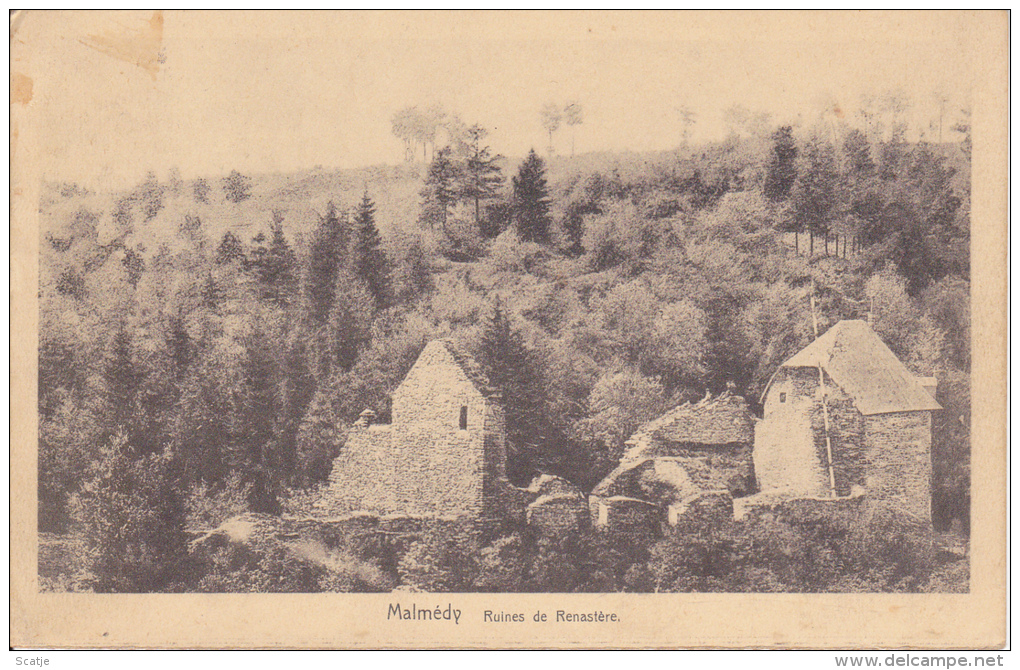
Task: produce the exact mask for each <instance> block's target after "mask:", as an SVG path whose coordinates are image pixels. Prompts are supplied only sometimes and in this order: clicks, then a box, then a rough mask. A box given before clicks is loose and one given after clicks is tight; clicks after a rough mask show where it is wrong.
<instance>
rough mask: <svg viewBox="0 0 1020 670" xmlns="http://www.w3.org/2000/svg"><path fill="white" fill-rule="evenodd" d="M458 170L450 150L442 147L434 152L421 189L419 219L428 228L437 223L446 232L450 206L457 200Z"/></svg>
mask: <svg viewBox="0 0 1020 670" xmlns="http://www.w3.org/2000/svg"><path fill="white" fill-rule="evenodd" d="M458 177H459V171H458V169H457V165H456V164H455V163H454V162H453V159H452V158H451V157H450V150H449V149H446V148H443V149H440V150H439V151H437V152H436V153H435V156H433V158H432V163H430V164H429V171H428V175H426V177H425V187H424V188H423V189H422V191H421V197H422V199H423V201H422V211H421V220H422V223H424V224H425V225H426V227H428V228H429V229H430V230H435V228H436V224H439V227H440V230H442V231H443V233H444V234H445V233H446V222H447V219H448V218H449V215H450V207H452V206H453V204H454V203H455V202H457V181H458Z"/></svg>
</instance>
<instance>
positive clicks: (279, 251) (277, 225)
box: [252, 217, 297, 307]
mask: <svg viewBox="0 0 1020 670" xmlns="http://www.w3.org/2000/svg"><path fill="white" fill-rule="evenodd" d="M255 242H256V244H257V246H256V247H255V249H254V250H253V251H252V268H253V269H254V272H255V277H256V279H257V280H258V282H259V288H260V292H261V294H262V296H263V298H264V299H266V300H268V301H269V302H271V303H274V304H276V305H279V306H280V307H284V306H286V305H289V304H291V302H292V301H293V297H294V292H295V291H296V289H297V257H296V256H295V255H294V250H293V249H291V248H290V244H288V243H287V238H286V237H285V236H284V234H283V225H282V219H281V218H279V217H276V218H275V219H274V221H273V236H272V239H271V240H270V241H269V246H268V247H267V246H266V245H265V235H263V234H262V233H259V234H258V235H257V236H256V238H255Z"/></svg>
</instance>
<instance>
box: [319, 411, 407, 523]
mask: <svg viewBox="0 0 1020 670" xmlns="http://www.w3.org/2000/svg"><path fill="white" fill-rule="evenodd" d="M391 450H392V445H391V436H390V427H389V426H388V425H376V426H369V427H367V428H366V427H363V426H358V425H355V426H352V427H351V429H350V432H349V433H348V435H347V441H346V442H345V443H344V446H343V448H342V449H341V451H340V455H339V456H337V458H336V460H334V461H333V470H332V471H331V472H330V474H329V488H328V490H327V493H326V495H325V496H323V499H322V500H321V501H320V503H319V505H318V506H317V507H318V509H319V511H320V512H322V513H325V514H330V515H335V514H344V513H348V512H355V511H365V512H374V513H377V514H387V513H389V512H392V511H394V510H395V509H396V508H397V506H398V505H399V502H398V501H397V497H396V495H395V493H396V492H395V490H394V487H393V486H392V485H391V482H393V481H394V470H393V468H394V462H393V459H392V458H391V455H392V454H391Z"/></svg>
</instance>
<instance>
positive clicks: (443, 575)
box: [397, 521, 481, 593]
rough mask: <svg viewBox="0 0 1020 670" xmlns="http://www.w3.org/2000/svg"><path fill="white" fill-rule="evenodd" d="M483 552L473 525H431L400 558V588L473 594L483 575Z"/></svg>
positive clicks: (439, 523) (434, 523) (451, 523)
mask: <svg viewBox="0 0 1020 670" xmlns="http://www.w3.org/2000/svg"><path fill="white" fill-rule="evenodd" d="M480 548H481V547H480V542H479V538H478V534H477V532H476V531H475V530H474V529H473V528H471V526H470V525H469V524H463V523H457V522H442V521H432V522H427V523H425V524H424V526H423V528H422V530H421V533H420V536H419V538H418V539H417V540H415V541H414V542H412V543H411V545H410V547H408V549H407V552H406V553H404V555H403V556H401V558H400V561H399V564H398V566H397V571H398V573H399V574H400V584H401V586H404V587H406V588H408V589H410V590H412V591H424V592H429V593H435V592H447V593H449V592H464V591H471V590H473V587H474V584H475V580H476V579H477V578H478V575H479V564H478V560H479V555H480V552H479V550H480Z"/></svg>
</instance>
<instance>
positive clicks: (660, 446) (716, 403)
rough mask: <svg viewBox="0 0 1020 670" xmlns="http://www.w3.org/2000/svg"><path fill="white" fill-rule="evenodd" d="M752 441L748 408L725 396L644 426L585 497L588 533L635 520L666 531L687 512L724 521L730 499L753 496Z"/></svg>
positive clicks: (682, 408) (677, 410)
mask: <svg viewBox="0 0 1020 670" xmlns="http://www.w3.org/2000/svg"><path fill="white" fill-rule="evenodd" d="M753 442H754V417H753V416H752V415H751V413H750V411H749V410H748V407H747V402H746V401H745V400H744V399H743V398H741V397H739V396H735V395H732V394H730V393H728V392H725V393H722V394H720V395H719V396H716V397H711V396H707V397H706V398H705V399H703V400H702V401H700V402H698V403H686V404H684V405H681V406H679V407H677V408H675V409H673V410H671V411H669V412H667V413H666V414H664V415H663V416H661V417H659V418H657V419H655V420H653V421H650V422H648V423H646V424H644V425H643V426H641V427H640V428H639V429H638V431H637V432H636V433H635V434H634V435H633V436H632V437H631V438H630V439H629V440H628V441H627V447H628V449H627V451H626V452H625V453H624V456H623V458H622V459H621V461H620V464H619V465H618V466H617V467H616V468H615V469H614V470H613V471H612V472H611V473H609V475H607V476H606V477H605V478H604V479H603V480H602V481H601V482H599V484H598V485H597V486H596V487H595V488H594V489H593V490H592V492H591V495H590V496H589V514H590V518H591V523H592V525H593V527H595V528H609V529H616V528H619V527H623V526H626V525H631V526H632V525H635V524H636V522H635V518H636V517H638V516H645V517H648V519H649V523H650V522H651V521H652V520H654V521H656V522H658V523H660V524H663V523H664V524H668V525H670V526H674V525H676V524H677V523H678V521H679V520H680V518H681V517H683V516H685V515H690V514H708V515H720V514H721V515H724V516H727V517H728V516H730V515H731V514H732V510H733V505H732V499H733V498H734V497H739V496H744V495H748V494H750V493H752V492H754V490H755V476H754V466H753V464H752V461H751V451H752V445H753ZM638 503H641V504H638ZM640 525H647V524H640Z"/></svg>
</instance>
